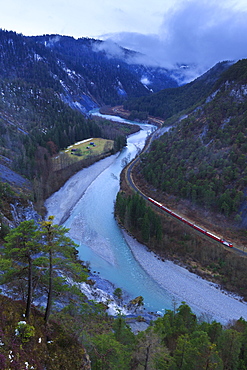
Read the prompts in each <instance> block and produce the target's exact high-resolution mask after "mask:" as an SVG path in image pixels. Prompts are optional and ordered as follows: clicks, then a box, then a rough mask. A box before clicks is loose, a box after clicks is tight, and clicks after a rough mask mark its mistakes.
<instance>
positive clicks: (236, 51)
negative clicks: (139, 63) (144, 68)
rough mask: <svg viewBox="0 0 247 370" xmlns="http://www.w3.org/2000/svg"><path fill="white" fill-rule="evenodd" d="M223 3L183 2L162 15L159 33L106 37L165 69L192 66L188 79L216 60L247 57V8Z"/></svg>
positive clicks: (193, 0)
mask: <svg viewBox="0 0 247 370" xmlns="http://www.w3.org/2000/svg"><path fill="white" fill-rule="evenodd" d="M224 4H225V3H222V2H219V3H215V2H213V1H211V2H210V1H209V2H208V1H207V3H206V2H205V1H203V0H202V1H200V2H199V1H197V0H192V1H187V2H183V3H182V4H181V6H180V7H179V8H177V9H176V10H173V11H170V12H169V13H167V14H165V15H164V20H163V23H162V25H161V27H160V31H159V34H156V35H154V34H153V35H143V34H139V33H129V32H124V33H117V34H111V35H108V38H110V39H111V40H113V41H115V42H117V43H118V44H119V45H121V46H123V47H127V48H130V49H132V50H136V51H139V52H141V53H143V54H145V55H146V56H147V59H146V60H144V61H146V62H147V63H148V64H156V65H157V64H158V65H160V66H162V67H165V68H168V69H172V68H174V67H175V66H177V65H189V66H193V67H194V69H193V70H194V72H193V75H191V76H190V79H192V78H193V77H196V75H199V74H201V73H203V72H205V71H206V70H207V69H209V68H211V67H212V66H213V65H215V64H216V63H217V62H220V61H224V60H234V61H235V60H238V59H242V58H246V57H247V37H246V35H247V22H246V19H247V11H243V10H242V11H241V10H237V8H234V7H231V8H229V7H227V6H226V5H227V4H225V6H223V5H224ZM142 58H143V57H142ZM189 71H190V72H189ZM188 73H191V69H190V70H188Z"/></svg>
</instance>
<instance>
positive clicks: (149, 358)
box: [74, 303, 247, 370]
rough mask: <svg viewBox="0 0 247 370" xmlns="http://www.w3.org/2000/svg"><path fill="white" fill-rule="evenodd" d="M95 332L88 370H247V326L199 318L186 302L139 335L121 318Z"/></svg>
mask: <svg viewBox="0 0 247 370" xmlns="http://www.w3.org/2000/svg"><path fill="white" fill-rule="evenodd" d="M74 320H75V323H77V332H79V330H80V327H82V325H80V323H81V324H82V323H83V322H84V320H85V319H83V317H79V315H76V316H75V318H74ZM140 320H141V317H140ZM105 321H106V319H105ZM95 329H96V328H95ZM96 330H97V332H96V331H95V332H94V334H93V333H92V332H91V331H90V332H91V334H93V335H92V336H88V337H87V340H86V341H84V345H85V348H86V349H87V352H88V354H89V356H90V360H91V365H92V370H97V369H104V370H105V369H112V370H130V369H132V370H141V369H157V370H209V369H217V370H225V369H231V370H237V369H238V370H239V369H241V370H245V369H247V346H246V336H247V322H246V321H245V320H243V319H242V318H240V319H239V320H238V321H236V322H233V323H229V324H228V325H227V326H226V327H223V326H222V325H221V324H220V323H218V322H216V321H211V322H209V320H207V318H206V317H199V318H197V317H196V316H195V315H194V314H193V312H192V311H191V309H190V307H189V306H188V305H187V304H186V303H182V304H181V305H180V306H179V307H176V304H175V303H174V309H173V310H166V312H165V314H164V316H163V317H160V318H158V319H156V320H155V321H154V322H152V323H151V325H150V327H149V328H148V329H147V330H145V331H143V332H139V333H138V334H137V335H134V334H133V333H132V332H131V330H130V327H129V325H128V318H126V319H124V317H122V316H119V317H118V318H116V319H115V320H114V321H113V323H109V321H108V322H105V325H104V326H101V327H99V326H98V329H96Z"/></svg>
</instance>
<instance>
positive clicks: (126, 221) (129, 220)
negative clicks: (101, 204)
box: [115, 192, 162, 242]
mask: <svg viewBox="0 0 247 370" xmlns="http://www.w3.org/2000/svg"><path fill="white" fill-rule="evenodd" d="M115 212H116V214H117V216H118V217H119V219H120V221H121V223H122V224H123V225H124V226H125V227H126V228H127V229H129V230H130V231H131V232H133V231H141V235H140V236H141V239H142V241H143V242H147V241H149V240H150V239H152V238H155V239H156V240H158V241H159V240H161V237H162V229H161V222H160V219H159V217H158V216H157V214H156V213H155V212H154V211H153V210H152V209H151V208H150V207H148V206H146V202H145V200H144V199H143V198H142V197H141V196H140V195H139V194H137V193H135V194H134V195H132V196H129V197H127V198H126V196H125V195H124V194H123V193H121V192H119V193H118V194H117V199H116V205H115Z"/></svg>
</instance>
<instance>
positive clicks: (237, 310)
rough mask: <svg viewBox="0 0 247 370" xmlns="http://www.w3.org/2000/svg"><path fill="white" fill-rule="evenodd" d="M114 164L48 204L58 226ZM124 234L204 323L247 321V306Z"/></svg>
mask: <svg viewBox="0 0 247 370" xmlns="http://www.w3.org/2000/svg"><path fill="white" fill-rule="evenodd" d="M114 160H115V156H111V157H108V158H105V159H103V160H101V161H99V162H97V163H95V164H93V165H92V166H90V167H89V168H85V169H83V170H82V171H80V172H79V173H77V174H76V175H74V176H72V177H71V178H70V179H69V180H68V181H67V182H66V184H65V185H64V186H63V187H62V188H61V189H60V190H59V191H58V192H56V193H54V194H53V195H52V196H51V197H50V198H49V199H48V200H47V201H46V203H45V204H46V207H47V211H48V215H53V216H55V223H58V224H61V223H63V222H64V220H65V219H66V218H67V217H68V216H69V214H70V212H71V210H72V209H73V207H74V206H75V204H76V203H77V201H78V200H79V199H80V198H81V197H82V196H83V194H84V192H85V191H86V189H87V188H88V186H89V185H90V184H91V183H92V182H93V181H94V180H95V179H96V178H97V177H98V176H99V175H100V174H101V172H102V171H104V169H106V168H107V167H108V166H109V165H110V164H111V163H112V162H113V161H114ZM123 233H124V236H125V239H126V241H127V243H128V245H129V247H130V249H131V251H132V253H133V255H134V257H135V259H136V260H137V261H138V262H139V264H140V265H141V266H142V268H143V269H144V270H145V271H146V272H147V274H148V275H149V276H151V277H152V279H153V280H155V281H156V282H157V283H158V284H159V285H160V286H161V287H162V288H163V289H166V290H167V291H169V292H170V293H171V294H172V295H173V296H174V300H175V301H176V302H177V303H178V304H180V302H182V301H185V302H186V303H187V304H188V305H189V306H190V307H191V308H192V309H193V310H194V311H195V313H197V314H200V313H202V312H203V313H204V315H205V319H216V320H217V321H220V322H221V323H223V324H226V323H227V322H228V321H229V320H234V319H239V318H240V317H243V318H244V319H246V320H247V304H245V303H243V302H241V298H239V297H235V296H232V295H230V294H228V293H227V292H223V291H221V290H220V289H219V287H218V286H217V285H215V284H213V283H211V282H208V281H206V280H204V279H202V278H200V277H198V276H197V275H195V274H192V273H190V272H189V271H188V270H186V269H185V268H182V267H180V266H178V265H176V264H174V263H173V262H171V261H164V262H163V261H162V260H160V259H159V257H158V256H156V255H155V254H154V253H152V252H150V251H149V250H147V248H146V247H145V246H144V245H141V244H140V243H138V242H137V241H136V240H135V239H133V238H131V237H130V236H129V235H128V234H127V233H126V232H125V231H124V232H123ZM97 248H98V250H97V252H98V253H100V254H101V255H104V256H105V258H106V259H107V258H108V257H107V256H109V250H108V248H107V245H105V244H100V245H99V244H98V245H97ZM99 249H100V250H99ZM109 262H110V261H109Z"/></svg>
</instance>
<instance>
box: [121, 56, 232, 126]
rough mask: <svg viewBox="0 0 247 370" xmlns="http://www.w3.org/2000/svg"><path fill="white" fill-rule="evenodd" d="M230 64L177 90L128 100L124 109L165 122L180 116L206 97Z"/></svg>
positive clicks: (224, 63) (210, 71)
mask: <svg viewBox="0 0 247 370" xmlns="http://www.w3.org/2000/svg"><path fill="white" fill-rule="evenodd" d="M231 64H232V63H230V62H222V63H218V64H216V66H214V67H213V68H211V69H210V70H209V71H208V72H206V73H205V74H204V75H202V76H200V77H198V78H197V79H196V80H194V81H192V82H190V83H188V84H186V85H184V86H180V87H179V88H171V89H165V90H162V91H159V92H157V93H156V94H153V95H152V96H151V95H150V96H147V97H141V98H138V99H128V100H127V101H126V102H125V103H124V108H125V109H128V110H129V111H132V112H138V113H139V114H140V113H142V114H145V113H146V114H149V115H151V116H154V117H160V118H162V119H165V120H167V119H168V118H169V117H171V116H173V115H175V114H177V113H180V115H181V114H182V113H183V111H184V112H186V110H187V109H189V110H190V111H191V109H192V108H193V106H195V105H196V104H198V103H199V102H200V101H201V100H203V99H205V98H206V97H207V96H208V94H209V93H210V91H211V89H212V87H213V86H214V84H215V82H216V81H217V80H218V78H219V77H220V75H221V74H222V72H223V71H225V70H226V69H228V68H229V66H230V65H231Z"/></svg>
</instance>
